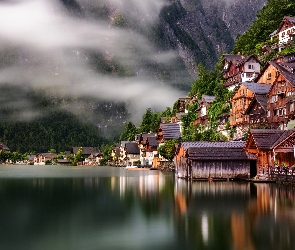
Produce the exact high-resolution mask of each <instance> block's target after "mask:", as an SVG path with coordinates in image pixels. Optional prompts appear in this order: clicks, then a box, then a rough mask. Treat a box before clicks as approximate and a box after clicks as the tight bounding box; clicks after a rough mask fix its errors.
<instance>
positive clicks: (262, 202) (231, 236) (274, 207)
mask: <svg viewBox="0 0 295 250" xmlns="http://www.w3.org/2000/svg"><path fill="white" fill-rule="evenodd" d="M0 249H4V250H10V249H13V250H17V249H21V250H25V249H29V250H40V249H42V250H47V249H48V250H59V249H71V250H75V249H79V250H88V249H128V250H132V249H149V250H150V249H154V250H158V249H169V250H171V249H172V250H173V249H218V250H220V249H226V250H229V249H237V250H246V249H253V250H254V249H267V250H270V249H276V250H281V249H295V190H294V188H292V187H290V186H278V185H276V184H271V185H269V184H250V183H246V182H188V181H186V180H181V179H175V178H174V174H173V173H163V172H159V171H143V170H142V171H130V170H124V169H122V168H113V167H65V166H4V165H0Z"/></svg>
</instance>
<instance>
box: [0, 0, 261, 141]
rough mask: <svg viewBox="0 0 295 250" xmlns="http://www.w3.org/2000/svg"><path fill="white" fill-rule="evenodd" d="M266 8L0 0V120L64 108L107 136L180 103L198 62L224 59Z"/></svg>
mask: <svg viewBox="0 0 295 250" xmlns="http://www.w3.org/2000/svg"><path fill="white" fill-rule="evenodd" d="M266 2H267V1H266V0H177V1H172V0H150V1H146V0H23V1H18V0H4V1H0V38H1V39H0V59H1V60H0V90H1V91H0V107H1V110H0V115H1V117H2V118H1V120H2V121H6V122H8V121H9V122H11V121H13V122H19V121H24V120H25V121H28V122H33V121H34V119H36V118H38V119H39V118H40V117H42V116H44V117H45V116H46V114H48V113H50V111H51V110H53V109H54V110H61V111H62V110H65V111H67V112H71V113H72V114H74V115H77V117H80V119H81V120H83V121H84V122H90V123H92V124H94V125H95V126H96V127H98V128H100V133H101V132H104V135H107V134H112V137H114V136H115V135H118V134H119V133H120V132H119V131H120V129H121V128H122V127H123V122H124V121H126V120H127V119H129V120H132V121H135V122H136V121H138V120H140V118H141V116H142V114H143V113H144V112H145V110H146V109H147V108H148V107H150V108H152V109H153V110H163V109H165V107H167V106H172V105H173V103H174V102H175V101H176V100H177V98H179V97H182V96H185V95H186V94H187V93H188V91H189V89H190V87H191V84H192V82H193V81H194V80H195V78H196V77H197V64H198V63H200V62H202V63H203V64H204V65H206V67H208V68H212V67H213V66H214V64H215V63H216V61H217V60H218V58H219V56H220V55H221V54H222V53H229V52H230V51H231V50H232V48H233V45H234V39H235V38H236V36H237V34H241V33H243V32H245V31H246V29H247V27H248V26H249V25H250V24H251V23H252V22H253V21H254V20H255V18H256V14H257V12H258V11H259V10H260V9H261V8H262V7H263V5H264V4H266ZM15 89H17V91H15ZM7 93H9V96H8V94H7ZM32 93H33V95H34V96H35V98H37V99H38V98H40V99H42V100H43V99H45V100H46V102H48V103H50V105H47V104H46V105H43V104H42V105H36V103H40V102H39V101H37V102H36V100H32V97H31V96H32ZM42 103H43V102H42ZM0 139H1V138H0Z"/></svg>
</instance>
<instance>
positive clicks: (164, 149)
mask: <svg viewBox="0 0 295 250" xmlns="http://www.w3.org/2000/svg"><path fill="white" fill-rule="evenodd" d="M176 143H177V140H175V139H172V140H167V141H165V143H164V144H163V145H162V146H160V147H159V149H158V152H159V154H160V155H161V156H163V157H164V158H165V159H167V160H168V161H172V160H173V158H174V154H175V144H176Z"/></svg>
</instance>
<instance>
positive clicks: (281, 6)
mask: <svg viewBox="0 0 295 250" xmlns="http://www.w3.org/2000/svg"><path fill="white" fill-rule="evenodd" d="M284 16H295V2H294V1H293V0H269V1H268V4H267V5H266V6H264V7H263V8H262V10H261V12H260V13H259V14H258V15H257V20H256V21H255V22H254V23H253V25H251V26H250V27H249V29H248V30H247V32H245V33H244V34H243V35H241V36H238V38H237V41H236V43H235V46H234V50H233V53H238V52H240V53H241V54H243V55H250V54H256V55H257V54H259V53H260V52H261V47H262V46H263V45H264V44H266V42H267V41H269V40H270V34H271V33H272V32H274V31H275V30H276V29H277V28H278V26H279V24H280V22H281V21H282V18H283V17H284Z"/></svg>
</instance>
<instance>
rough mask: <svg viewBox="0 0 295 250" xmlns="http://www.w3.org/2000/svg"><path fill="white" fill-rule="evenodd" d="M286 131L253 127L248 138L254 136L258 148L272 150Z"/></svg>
mask: <svg viewBox="0 0 295 250" xmlns="http://www.w3.org/2000/svg"><path fill="white" fill-rule="evenodd" d="M284 132H285V131H284V130H276V129H251V130H250V134H249V137H248V138H250V137H252V138H253V140H254V142H255V145H256V147H257V149H258V150H270V149H272V147H273V145H274V144H275V142H276V141H278V139H279V138H280V137H281V136H282V134H283V133H284Z"/></svg>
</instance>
